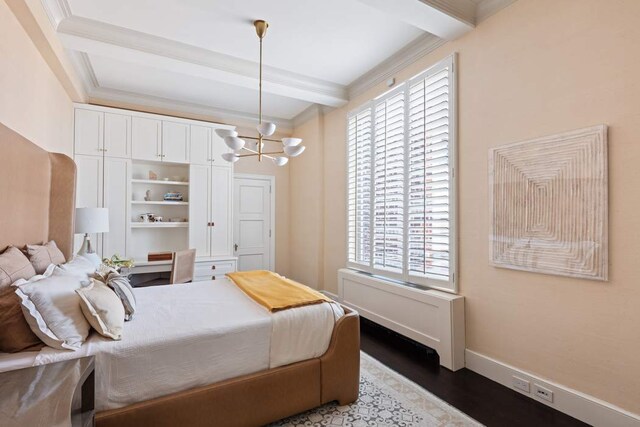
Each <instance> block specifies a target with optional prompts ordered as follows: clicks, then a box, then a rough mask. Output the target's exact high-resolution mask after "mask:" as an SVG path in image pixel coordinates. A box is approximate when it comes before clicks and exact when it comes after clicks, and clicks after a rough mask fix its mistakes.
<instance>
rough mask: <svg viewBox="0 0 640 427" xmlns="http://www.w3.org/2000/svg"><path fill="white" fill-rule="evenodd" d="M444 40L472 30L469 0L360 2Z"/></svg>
mask: <svg viewBox="0 0 640 427" xmlns="http://www.w3.org/2000/svg"><path fill="white" fill-rule="evenodd" d="M360 1H361V2H362V3H365V4H367V5H369V6H371V7H374V8H376V9H378V10H380V11H381V12H384V13H385V14H386V15H389V16H392V17H394V18H396V19H398V20H400V21H403V22H406V23H407V24H410V25H413V26H414V27H417V28H419V29H421V30H423V31H426V32H428V33H431V34H433V35H435V36H438V37H440V38H442V39H445V40H454V39H456V38H458V37H460V36H461V35H463V34H465V33H466V32H468V31H471V30H472V29H473V28H474V27H475V23H476V5H475V3H473V2H472V1H471V0H394V1H389V0H360Z"/></svg>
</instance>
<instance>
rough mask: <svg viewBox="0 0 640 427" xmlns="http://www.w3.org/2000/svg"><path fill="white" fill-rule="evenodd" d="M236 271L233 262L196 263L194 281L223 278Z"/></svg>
mask: <svg viewBox="0 0 640 427" xmlns="http://www.w3.org/2000/svg"><path fill="white" fill-rule="evenodd" d="M233 271H236V262H235V261H207V262H196V265H195V271H194V280H212V278H213V277H216V278H223V277H224V275H225V274H227V273H231V272H233Z"/></svg>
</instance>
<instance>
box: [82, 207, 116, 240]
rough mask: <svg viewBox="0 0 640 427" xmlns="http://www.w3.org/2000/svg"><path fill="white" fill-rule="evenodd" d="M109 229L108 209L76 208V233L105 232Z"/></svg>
mask: <svg viewBox="0 0 640 427" xmlns="http://www.w3.org/2000/svg"><path fill="white" fill-rule="evenodd" d="M108 231H109V209H107V208H76V233H77V234H85V233H107V232H108Z"/></svg>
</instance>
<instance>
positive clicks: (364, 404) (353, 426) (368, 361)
mask: <svg viewBox="0 0 640 427" xmlns="http://www.w3.org/2000/svg"><path fill="white" fill-rule="evenodd" d="M481 425H482V424H480V423H478V422H477V421H475V420H474V419H472V418H470V417H469V416H467V415H465V414H464V413H462V412H460V411H459V410H457V409H456V408H454V407H453V406H450V405H449V404H447V403H445V402H444V401H442V400H440V399H439V398H437V397H436V396H434V395H433V394H431V393H429V392H428V391H426V390H425V389H424V388H422V387H420V386H419V385H417V384H415V383H414V382H412V381H409V380H408V379H407V378H405V377H403V376H402V375H400V374H398V373H397V372H395V371H392V370H391V369H389V368H388V367H386V366H385V365H383V364H382V363H380V362H378V361H377V360H375V359H374V358H372V357H371V356H369V355H367V354H365V353H362V352H361V353H360V397H359V399H358V400H357V401H356V402H355V403H352V404H351V405H347V406H338V405H337V403H329V404H327V405H324V406H321V407H319V408H316V409H312V410H311V411H307V412H304V413H302V414H298V415H294V416H293V417H289V418H286V419H284V420H281V421H278V422H276V423H274V424H271V426H295V427H297V426H341V427H365V426H366V427H369V426H403V427H405V426H406V427H411V426H434V427H436V426H437V427H441V426H481Z"/></svg>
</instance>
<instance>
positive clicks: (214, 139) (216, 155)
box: [211, 129, 232, 167]
mask: <svg viewBox="0 0 640 427" xmlns="http://www.w3.org/2000/svg"><path fill="white" fill-rule="evenodd" d="M230 152H231V150H230V149H229V147H227V144H225V143H224V139H222V138H220V137H219V136H218V134H217V133H216V132H215V131H214V130H213V129H212V130H211V160H212V162H213V164H214V165H215V166H226V167H231V165H232V163H229V162H226V161H224V160H223V159H222V153H230Z"/></svg>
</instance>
